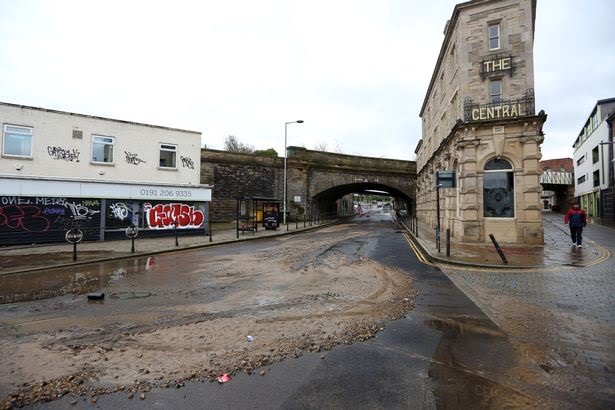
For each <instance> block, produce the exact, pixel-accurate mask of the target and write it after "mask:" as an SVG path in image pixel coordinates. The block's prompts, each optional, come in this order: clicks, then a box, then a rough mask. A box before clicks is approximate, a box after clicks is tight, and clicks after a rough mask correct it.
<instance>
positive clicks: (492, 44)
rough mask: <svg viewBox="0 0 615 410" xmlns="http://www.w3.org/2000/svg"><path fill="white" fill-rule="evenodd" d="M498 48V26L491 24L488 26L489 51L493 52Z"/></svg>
mask: <svg viewBox="0 0 615 410" xmlns="http://www.w3.org/2000/svg"><path fill="white" fill-rule="evenodd" d="M497 48H500V25H499V24H493V25H491V26H489V49H490V50H495V49H497Z"/></svg>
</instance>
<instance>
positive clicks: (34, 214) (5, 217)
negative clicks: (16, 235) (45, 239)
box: [0, 205, 51, 232]
mask: <svg viewBox="0 0 615 410" xmlns="http://www.w3.org/2000/svg"><path fill="white" fill-rule="evenodd" d="M3 226H5V227H7V228H9V229H15V230H23V231H28V232H47V230H48V229H49V227H50V226H51V223H50V222H49V220H48V219H47V218H46V217H45V216H43V215H42V212H41V209H40V208H39V207H38V206H34V205H9V206H4V207H1V206H0V227H3Z"/></svg>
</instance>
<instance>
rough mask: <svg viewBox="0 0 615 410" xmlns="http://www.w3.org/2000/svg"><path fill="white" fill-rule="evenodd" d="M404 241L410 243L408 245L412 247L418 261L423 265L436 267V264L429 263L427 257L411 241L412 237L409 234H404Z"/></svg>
mask: <svg viewBox="0 0 615 410" xmlns="http://www.w3.org/2000/svg"><path fill="white" fill-rule="evenodd" d="M404 239H405V240H406V242H408V245H409V246H410V249H412V251H413V252H414V254H415V255H416V257H417V259H418V260H419V261H420V262H421V263H423V264H425V265H430V266H434V264H433V263H431V262H429V260H428V259H427V258H426V257H425V255H423V253H422V252H421V250H420V249H419V248H418V247H417V246H416V245H415V244H414V242H412V240H411V239H410V237H409V236H408V234H407V233H404Z"/></svg>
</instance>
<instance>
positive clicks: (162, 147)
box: [158, 142, 177, 169]
mask: <svg viewBox="0 0 615 410" xmlns="http://www.w3.org/2000/svg"><path fill="white" fill-rule="evenodd" d="M171 147H172V148H171ZM162 151H166V152H173V153H175V166H172V167H169V166H162V165H160V159H161V158H160V154H161V153H162ZM158 168H159V169H177V144H168V143H166V142H160V143H159V144H158Z"/></svg>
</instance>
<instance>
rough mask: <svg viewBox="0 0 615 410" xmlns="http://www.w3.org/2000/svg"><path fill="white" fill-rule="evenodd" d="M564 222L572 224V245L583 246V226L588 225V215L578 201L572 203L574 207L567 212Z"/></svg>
mask: <svg viewBox="0 0 615 410" xmlns="http://www.w3.org/2000/svg"><path fill="white" fill-rule="evenodd" d="M564 223H565V224H567V225H569V226H570V237H571V238H572V246H575V245H576V246H577V247H579V248H582V247H583V244H582V243H583V228H584V227H585V225H587V215H586V214H585V211H584V210H582V209H581V206H580V205H579V204H578V203H574V204H572V208H570V209H569V210H568V212H566V216H565V217H564Z"/></svg>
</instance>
